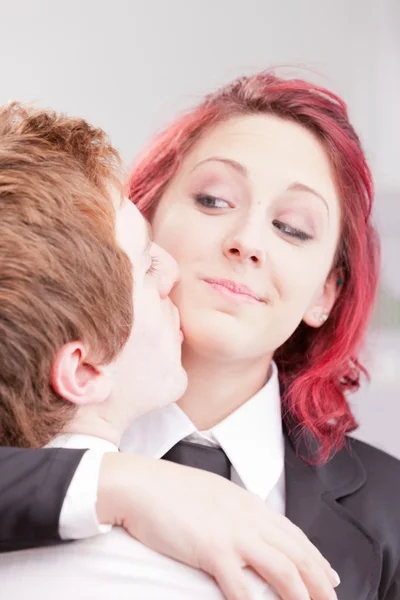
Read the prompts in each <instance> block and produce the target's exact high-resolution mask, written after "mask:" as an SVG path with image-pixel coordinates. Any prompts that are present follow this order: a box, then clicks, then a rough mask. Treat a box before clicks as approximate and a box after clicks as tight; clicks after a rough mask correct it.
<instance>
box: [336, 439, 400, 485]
mask: <svg viewBox="0 0 400 600" xmlns="http://www.w3.org/2000/svg"><path fill="white" fill-rule="evenodd" d="M346 446H347V450H348V454H349V456H350V457H351V456H352V455H353V454H355V455H356V456H357V457H358V458H359V460H360V461H361V463H362V466H363V467H364V469H365V471H366V476H367V477H368V478H370V477H371V478H373V479H377V480H379V481H380V482H381V483H383V482H384V481H386V480H388V481H390V484H391V488H392V489H394V487H393V486H395V485H397V486H398V489H399V490H400V460H399V459H398V458H395V457H394V456H392V455H391V454H388V453H387V452H385V451H384V450H380V449H379V448H376V447H375V446H371V445H370V444H367V443H366V442H362V441H361V440H358V439H355V438H353V437H347V445H346ZM392 478H395V479H396V482H394V481H392ZM392 484H393V486H392Z"/></svg>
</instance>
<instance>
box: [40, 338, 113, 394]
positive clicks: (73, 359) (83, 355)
mask: <svg viewBox="0 0 400 600" xmlns="http://www.w3.org/2000/svg"><path fill="white" fill-rule="evenodd" d="M88 355H89V352H88V348H87V347H86V346H85V344H84V343H83V342H69V343H68V344H65V345H64V346H62V348H60V349H59V350H58V352H57V353H56V356H55V358H54V361H53V365H52V369H51V374H50V382H51V385H52V387H53V389H54V391H55V392H56V393H57V394H58V395H59V396H61V397H62V398H64V399H65V400H68V401H69V402H72V403H73V404H77V405H84V404H98V403H100V402H104V401H105V400H107V398H108V397H109V396H110V393H111V385H112V383H111V379H110V377H109V374H108V371H107V369H106V368H105V367H101V366H98V365H94V364H92V363H90V361H88V359H87V357H88Z"/></svg>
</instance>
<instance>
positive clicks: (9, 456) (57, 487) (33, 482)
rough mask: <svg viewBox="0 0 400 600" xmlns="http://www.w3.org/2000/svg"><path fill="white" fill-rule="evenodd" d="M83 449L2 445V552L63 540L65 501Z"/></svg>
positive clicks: (0, 535) (0, 492)
mask: <svg viewBox="0 0 400 600" xmlns="http://www.w3.org/2000/svg"><path fill="white" fill-rule="evenodd" d="M84 453H85V450H68V449H62V448H52V449H50V448H49V449H43V450H24V449H20V448H1V447H0V552H5V551H8V550H19V549H22V548H28V547H33V546H43V545H47V544H53V543H57V542H59V541H60V536H59V534H58V521H59V516H60V511H61V507H62V503H63V501H64V497H65V494H66V492H67V489H68V486H69V484H70V482H71V479H72V476H73V474H74V473H75V470H76V468H77V466H78V464H79V462H80V460H81V458H82V456H83V454H84ZM0 560H1V559H0Z"/></svg>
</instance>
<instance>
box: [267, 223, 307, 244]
mask: <svg viewBox="0 0 400 600" xmlns="http://www.w3.org/2000/svg"><path fill="white" fill-rule="evenodd" d="M272 224H273V226H274V227H276V229H278V230H279V231H280V232H281V233H283V234H284V235H288V236H289V237H292V238H296V239H298V240H300V241H301V242H308V241H310V240H312V239H313V237H312V236H311V235H310V234H309V233H306V232H305V231H303V230H302V229H298V228H297V227H290V225H287V224H286V223H283V222H282V221H278V220H277V219H275V220H274V221H272Z"/></svg>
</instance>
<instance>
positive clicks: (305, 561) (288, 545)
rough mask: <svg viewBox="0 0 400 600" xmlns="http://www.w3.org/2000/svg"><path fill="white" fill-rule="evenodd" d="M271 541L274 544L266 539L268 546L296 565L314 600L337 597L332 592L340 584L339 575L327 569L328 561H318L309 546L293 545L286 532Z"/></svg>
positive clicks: (275, 535)
mask: <svg viewBox="0 0 400 600" xmlns="http://www.w3.org/2000/svg"><path fill="white" fill-rule="evenodd" d="M268 537H269V536H268ZM271 540H272V543H271V541H270V540H269V539H266V540H265V539H264V541H265V542H266V544H267V545H268V546H271V545H272V546H273V547H274V548H275V549H276V550H278V551H279V552H281V553H282V554H283V555H284V556H285V557H286V558H287V559H288V560H289V561H290V562H291V563H293V564H294V566H295V567H296V569H297V570H298V572H299V573H300V576H301V577H302V579H303V581H304V583H305V584H306V586H307V589H308V592H309V594H310V595H311V597H312V598H313V600H318V599H319V598H335V597H336V596H335V594H334V593H333V595H332V592H333V588H334V587H336V586H337V585H338V583H339V582H338V581H337V574H334V571H333V570H332V569H331V567H330V566H328V567H327V568H326V566H325V564H326V562H327V561H320V560H319V559H316V556H317V555H315V554H313V553H311V552H309V548H308V545H307V544H304V543H299V541H298V540H296V542H295V543H293V537H291V536H289V535H287V534H286V532H282V531H281V532H280V534H278V533H275V534H274V536H271ZM328 564H329V563H328ZM311 592H312V593H311ZM314 597H315V598H314Z"/></svg>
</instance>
